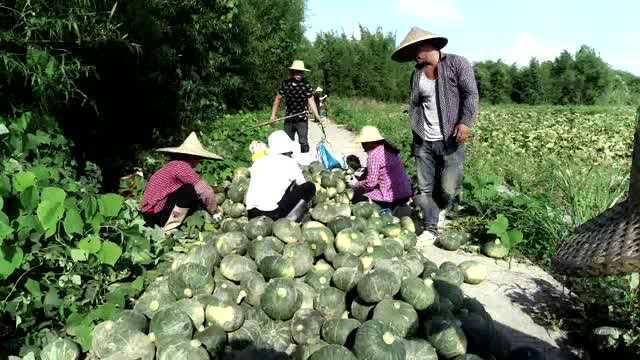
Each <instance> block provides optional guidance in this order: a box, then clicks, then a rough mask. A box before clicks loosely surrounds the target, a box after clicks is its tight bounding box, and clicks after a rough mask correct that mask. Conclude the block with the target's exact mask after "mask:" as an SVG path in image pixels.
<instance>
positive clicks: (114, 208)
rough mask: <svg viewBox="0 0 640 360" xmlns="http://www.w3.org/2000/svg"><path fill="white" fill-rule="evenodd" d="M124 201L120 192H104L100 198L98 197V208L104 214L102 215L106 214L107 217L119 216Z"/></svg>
mask: <svg viewBox="0 0 640 360" xmlns="http://www.w3.org/2000/svg"><path fill="white" fill-rule="evenodd" d="M123 203H124V198H123V197H122V196H120V195H118V194H104V195H101V196H100V198H98V208H99V209H100V214H102V216H104V217H105V218H112V217H116V216H118V213H120V209H121V208H122V204H123Z"/></svg>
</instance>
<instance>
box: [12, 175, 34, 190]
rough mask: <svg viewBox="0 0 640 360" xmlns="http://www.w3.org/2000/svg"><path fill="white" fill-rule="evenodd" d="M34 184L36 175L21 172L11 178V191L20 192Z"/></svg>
mask: <svg viewBox="0 0 640 360" xmlns="http://www.w3.org/2000/svg"><path fill="white" fill-rule="evenodd" d="M35 184H36V175H35V174H34V173H32V172H31V171H21V172H19V173H17V174H15V175H14V177H13V190H14V191H15V192H22V191H24V190H25V189H27V188H28V187H30V186H33V185H35Z"/></svg>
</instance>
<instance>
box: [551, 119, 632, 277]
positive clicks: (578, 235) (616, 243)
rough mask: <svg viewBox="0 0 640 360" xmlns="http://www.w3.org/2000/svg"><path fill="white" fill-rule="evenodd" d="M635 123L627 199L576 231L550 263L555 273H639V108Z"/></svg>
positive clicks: (580, 274)
mask: <svg viewBox="0 0 640 360" xmlns="http://www.w3.org/2000/svg"><path fill="white" fill-rule="evenodd" d="M636 122H637V125H636V133H635V145H634V147H633V158H632V165H631V179H630V184H629V195H628V197H627V199H626V200H624V201H623V202H621V203H619V204H617V205H615V206H614V207H612V208H610V209H608V210H606V211H605V212H603V213H602V214H600V215H598V216H596V217H595V218H593V219H591V220H589V221H587V222H586V223H585V224H582V225H580V226H578V227H577V228H576V229H575V231H574V233H573V235H572V236H571V237H570V238H568V239H567V240H565V241H564V242H563V243H562V244H561V245H560V248H559V250H558V252H557V254H556V256H555V257H554V258H553V259H552V260H551V265H552V267H553V269H554V270H555V271H556V272H558V273H561V274H565V275H571V276H608V275H622V274H627V273H633V272H638V271H640V108H639V109H638V113H637V115H636Z"/></svg>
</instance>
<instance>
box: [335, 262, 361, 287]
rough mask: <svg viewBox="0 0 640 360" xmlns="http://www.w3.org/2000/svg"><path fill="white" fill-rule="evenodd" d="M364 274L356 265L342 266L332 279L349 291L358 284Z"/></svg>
mask: <svg viewBox="0 0 640 360" xmlns="http://www.w3.org/2000/svg"><path fill="white" fill-rule="evenodd" d="M362 276H363V274H362V272H361V271H360V270H359V269H358V268H356V267H341V268H338V269H337V270H336V271H335V272H334V273H333V276H332V281H333V284H334V285H335V287H337V288H338V289H340V290H342V291H344V292H349V291H351V290H352V289H354V288H355V287H356V286H357V285H358V282H359V281H360V279H362Z"/></svg>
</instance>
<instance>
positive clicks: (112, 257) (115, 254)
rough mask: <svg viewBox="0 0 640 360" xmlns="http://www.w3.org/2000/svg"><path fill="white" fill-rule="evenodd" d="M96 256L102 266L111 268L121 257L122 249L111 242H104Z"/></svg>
mask: <svg viewBox="0 0 640 360" xmlns="http://www.w3.org/2000/svg"><path fill="white" fill-rule="evenodd" d="M97 255H98V259H99V260H100V262H101V263H102V264H107V265H111V266H113V265H115V264H116V262H117V261H118V259H119V258H120V255H122V249H121V248H120V246H118V244H115V243H112V242H111V241H105V242H104V243H102V247H101V248H100V251H99V252H98V254H97Z"/></svg>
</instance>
